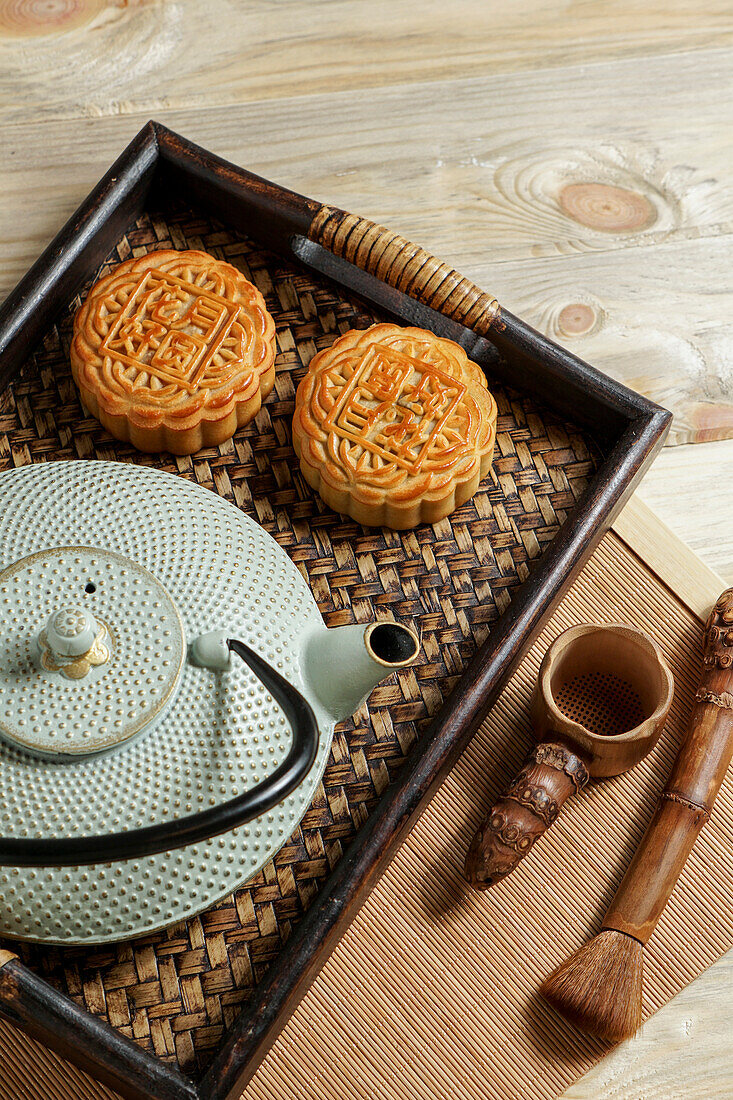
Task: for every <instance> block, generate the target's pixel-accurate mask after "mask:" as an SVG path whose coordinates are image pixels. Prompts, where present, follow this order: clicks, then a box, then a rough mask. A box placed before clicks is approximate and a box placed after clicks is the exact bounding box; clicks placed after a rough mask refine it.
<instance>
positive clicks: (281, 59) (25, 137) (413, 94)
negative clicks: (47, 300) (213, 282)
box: [0, 0, 733, 1100]
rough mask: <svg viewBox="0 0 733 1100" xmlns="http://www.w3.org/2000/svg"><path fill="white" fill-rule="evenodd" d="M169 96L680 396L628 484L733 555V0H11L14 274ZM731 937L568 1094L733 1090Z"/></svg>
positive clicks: (4, 102)
mask: <svg viewBox="0 0 733 1100" xmlns="http://www.w3.org/2000/svg"><path fill="white" fill-rule="evenodd" d="M150 117H154V118H157V119H159V120H160V121H161V122H164V123H166V124H167V125H168V126H170V127H171V128H173V129H175V130H178V131H179V132H181V133H183V134H184V135H186V136H187V137H188V138H191V139H192V140H194V141H197V142H199V143H201V144H202V145H204V146H206V147H207V148H209V149H211V150H213V151H214V152H216V153H218V154H220V155H222V156H225V157H227V158H229V159H231V160H233V161H235V162H236V163H238V164H242V165H244V166H245V167H247V168H249V169H252V170H253V171H255V172H258V173H260V174H262V175H265V176H268V177H270V178H272V179H274V180H276V181H277V182H279V183H281V184H284V185H286V186H289V187H292V188H293V189H295V190H297V191H301V192H303V193H305V194H308V195H312V196H313V197H314V198H318V199H320V200H321V201H324V202H333V203H335V204H336V205H338V206H341V207H344V208H346V209H347V210H353V211H354V212H356V213H359V214H362V215H365V216H367V217H371V218H373V219H375V220H376V221H380V222H382V223H383V224H387V225H389V226H390V228H392V229H394V230H396V231H398V232H401V233H403V235H405V236H406V237H408V238H411V239H412V240H415V241H417V242H418V243H420V244H423V245H425V246H426V247H427V248H429V249H430V250H431V251H432V252H434V253H435V254H436V255H438V256H440V257H441V258H442V259H445V260H447V261H449V262H450V263H451V265H453V266H455V267H456V268H457V269H458V270H459V271H462V272H463V273H464V274H466V275H467V276H469V277H470V278H472V279H474V280H475V281H476V282H477V283H478V284H479V285H480V286H483V287H485V288H486V289H488V290H490V291H491V292H493V293H494V294H496V295H497V297H498V298H499V300H500V301H501V302H502V303H503V304H504V305H506V306H507V307H508V308H509V309H511V310H512V311H513V312H516V313H518V314H520V316H522V317H523V318H525V319H526V320H528V321H529V322H530V323H532V324H534V325H535V326H536V327H538V328H540V329H541V330H543V331H545V332H547V333H549V334H550V335H552V336H553V338H555V339H557V340H559V341H560V342H561V343H564V344H565V345H566V346H568V347H569V348H571V349H572V350H573V351H576V352H577V353H578V354H579V355H581V356H583V357H584V358H586V359H588V360H589V361H590V362H592V363H593V364H594V365H595V366H597V367H599V368H600V369H602V370H606V371H608V372H609V373H613V374H615V375H616V376H617V377H620V378H622V379H623V380H625V381H626V382H627V383H628V384H630V385H635V386H637V387H638V388H643V389H644V390H645V391H646V392H648V393H650V394H651V395H652V396H654V397H656V399H657V400H660V401H662V403H664V404H667V405H668V407H670V408H672V409H673V411H674V412H675V417H676V419H675V427H674V430H673V437H672V438H673V439H674V441H675V442H677V443H681V442H682V441H684V440H686V439H690V438H695V439H715V440H718V441H716V442H704V443H703V442H698V443H695V444H694V445H690V444H687V445H678V446H670V447H668V448H666V449H665V451H664V452H663V454H662V455H661V456H660V457H659V458H658V459H657V462H656V464H655V466H654V467H653V469H652V470H651V472H650V473H649V474H648V475H647V477H646V479H645V482H644V484H643V486H642V488H641V490H640V493H639V495H640V496H641V497H642V498H643V499H644V500H645V501H646V502H647V503H648V504H650V505H651V506H652V507H653V508H654V509H655V510H656V511H657V513H658V514H659V515H660V516H661V517H662V519H663V520H664V521H665V522H666V523H667V524H668V525H669V526H670V527H671V528H672V530H673V531H675V532H676V533H677V534H678V535H679V536H680V537H681V538H682V539H683V540H685V541H686V542H687V543H688V545H689V546H691V547H692V548H693V549H694V550H695V551H696V553H697V554H698V555H700V557H702V558H703V560H704V561H706V562H707V564H708V565H710V566H711V567H712V568H713V569H715V570H716V571H717V572H718V573H719V574H720V575H721V576H722V577H723V579H724V580H725V581H726V582H727V583H733V538H731V537H730V530H731V527H733V336H732V335H731V330H730V318H731V315H732V314H733V280H732V279H731V276H732V275H733V252H732V251H731V233H732V232H733V173H732V172H731V168H732V167H733V163H732V158H731V152H730V149H731V140H730V139H731V134H732V133H733V7H732V6H731V4H730V3H726V2H723V0H709V2H708V3H707V4H705V5H704V7H703V8H702V10H700V9H697V8H696V7H695V6H693V5H690V4H689V3H688V2H684V3H683V2H682V0H667V2H666V3H663V4H662V3H657V2H655V0H647V2H645V3H640V2H639V0H605V2H603V3H602V2H600V0H597V2H596V3H593V2H592V0H586V2H578V3H570V4H558V3H557V2H556V0H553V2H550V0H527V2H525V3H523V4H518V5H511V4H507V3H498V2H496V0H453V2H451V3H447V2H446V0H420V2H418V0H403V2H402V3H400V2H398V0H362V2H361V3H360V2H359V0H308V2H306V0H270V2H269V3H268V2H267V0H208V2H204V0H176V2H168V0H118V2H115V3H108V2H105V0H51V2H43V0H0V124H1V125H2V138H3V141H2V149H3V156H2V158H1V159H0V193H1V194H2V205H1V208H0V256H2V267H1V268H0V298H2V297H4V296H5V294H6V293H7V292H8V291H9V290H10V289H11V287H12V286H13V285H14V284H15V283H16V282H17V280H18V279H19V278H20V276H21V275H22V274H23V272H24V271H25V270H26V268H27V267H28V266H29V265H30V263H31V262H32V261H33V260H34V259H35V258H36V256H37V255H38V254H39V252H40V251H41V249H42V248H43V247H44V246H45V245H46V244H47V243H48V241H49V239H50V238H51V237H52V236H53V234H54V233H55V232H56V230H57V229H58V228H59V227H60V225H61V224H62V222H63V221H64V220H65V219H66V218H67V217H68V215H69V214H70V213H71V212H72V210H73V209H74V208H75V206H76V205H77V204H78V202H79V201H80V200H81V198H83V196H84V195H85V194H86V192H87V191H88V190H89V188H90V187H91V186H92V185H93V184H94V183H95V182H96V181H97V180H98V179H99V177H100V176H101V175H102V174H103V172H104V171H105V170H106V168H107V167H108V166H109V164H110V163H111V162H112V160H113V159H114V157H115V156H116V155H117V153H118V152H119V151H120V150H121V149H122V147H123V146H124V145H125V144H126V143H127V141H128V140H129V139H130V138H131V137H132V135H133V134H134V133H135V132H136V130H137V129H139V127H140V126H141V125H142V123H144V122H145V121H146V120H147V119H148V118H150ZM731 1034H733V957H731V956H729V957H727V958H726V959H724V960H721V962H719V963H718V964H717V965H716V966H714V967H713V968H712V969H711V970H710V971H708V972H707V973H706V974H705V975H703V976H702V977H701V978H700V979H699V980H698V981H697V982H695V983H694V984H693V985H692V986H690V987H689V988H688V989H687V990H686V991H685V992H684V993H682V994H681V995H680V996H679V997H677V998H676V999H675V1001H673V1002H672V1003H671V1004H670V1005H668V1006H667V1008H665V1009H664V1010H663V1011H661V1012H660V1013H658V1014H657V1016H656V1017H655V1018H654V1019H653V1020H651V1021H650V1022H649V1023H648V1024H647V1025H646V1026H645V1027H644V1028H643V1030H642V1032H641V1033H640V1034H639V1036H637V1037H636V1038H635V1039H633V1040H631V1041H630V1042H628V1043H626V1044H623V1045H622V1046H621V1047H619V1048H617V1050H616V1051H614V1052H613V1054H611V1055H610V1056H609V1057H608V1058H606V1059H605V1060H604V1062H603V1063H601V1065H600V1066H599V1067H597V1069H596V1070H595V1071H593V1072H592V1073H590V1074H589V1075H587V1077H585V1078H584V1079H583V1080H582V1081H580V1082H578V1083H577V1084H576V1085H575V1086H574V1087H573V1088H571V1089H570V1091H569V1092H568V1093H567V1094H566V1098H567V1100H590V1098H591V1097H592V1098H598V1100H601V1098H608V1100H610V1098H611V1097H613V1098H614V1100H641V1098H642V1097H643V1098H644V1100H673V1098H674V1100H678V1098H680V1097H683V1096H684V1097H685V1098H688V1100H712V1098H718V1097H720V1098H723V1097H728V1096H733V1052H731V1047H730V1036H731Z"/></svg>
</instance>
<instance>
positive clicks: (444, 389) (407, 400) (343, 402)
mask: <svg viewBox="0 0 733 1100" xmlns="http://www.w3.org/2000/svg"><path fill="white" fill-rule="evenodd" d="M496 415H497V409H496V402H495V401H494V398H493V397H492V396H491V394H490V393H489V391H488V389H487V386H486V379H485V377H484V375H483V372H482V371H481V370H480V368H479V367H478V366H476V364H475V363H472V362H471V360H470V359H469V358H468V357H467V355H466V353H465V352H464V350H463V348H461V347H460V346H459V345H458V344H456V343H454V342H453V341H452V340H445V339H442V338H441V337H439V336H434V335H433V333H431V332H426V331H425V330H424V329H419V328H400V327H399V326H398V325H391V324H381V325H372V326H371V328H368V329H361V330H352V331H350V332H347V333H345V334H344V335H343V336H342V337H340V338H339V339H338V340H336V342H335V343H334V344H333V345H332V346H331V347H330V348H326V349H325V351H321V352H319V353H318V354H317V355H315V356H314V358H313V359H312V360H311V364H310V366H309V368H308V373H307V374H306V375H305V377H304V378H303V380H302V381H301V383H300V385H299V386H298V392H297V396H296V401H295V415H294V417H293V446H294V447H295V451H296V454H297V455H298V458H299V459H300V468H301V471H302V473H303V476H304V477H305V479H306V481H307V482H308V484H309V485H310V486H311V487H312V488H313V489H315V490H316V492H317V493H319V494H320V496H321V497H322V499H323V500H324V501H325V502H326V504H328V505H329V506H330V507H331V508H333V509H334V511H337V512H342V513H344V514H345V515H348V516H351V517H352V519H355V520H357V522H359V523H363V524H365V525H366V526H385V527H392V528H394V529H395V530H403V529H405V528H408V527H415V526H416V525H417V524H418V523H436V522H437V521H438V520H439V519H442V518H443V517H444V516H447V515H449V514H450V513H451V512H452V511H454V509H456V508H457V507H458V506H459V505H461V504H463V503H464V502H465V501H466V500H469V499H470V498H471V497H472V496H473V494H474V493H475V492H476V490H477V489H478V486H479V482H480V481H481V479H482V478H483V477H485V476H486V474H487V473H488V472H489V469H490V466H491V458H492V455H493V452H494V443H495V440H496Z"/></svg>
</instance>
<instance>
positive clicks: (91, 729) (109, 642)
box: [0, 546, 186, 758]
mask: <svg viewBox="0 0 733 1100" xmlns="http://www.w3.org/2000/svg"><path fill="white" fill-rule="evenodd" d="M0 610H1V611H2V617H3V620H4V623H5V630H4V631H3V632H2V636H1V637H0V735H1V736H3V737H4V738H5V739H6V740H7V741H9V742H10V743H11V744H13V745H15V746H16V747H19V748H22V749H25V750H26V751H28V752H32V753H34V754H36V755H41V756H45V757H54V758H59V757H79V756H82V755H87V754H90V753H98V752H102V751H105V750H108V749H111V748H114V747H115V746H117V745H121V744H123V743H124V742H126V741H129V740H130V738H132V737H134V736H135V735H136V734H138V733H140V732H141V731H142V730H143V729H149V728H150V727H151V725H152V724H153V723H154V722H155V721H157V719H158V718H159V717H160V716H161V714H162V713H163V711H164V710H165V708H166V707H167V705H168V704H169V702H170V701H171V699H172V698H173V695H174V693H175V689H176V687H177V684H178V680H179V678H180V675H181V669H182V667H183V661H184V657H185V653H186V645H185V638H184V632H183V624H182V622H181V618H180V615H179V614H178V611H177V609H176V606H175V604H174V603H173V600H172V599H171V597H170V595H169V594H168V592H167V591H166V589H165V588H164V587H163V585H162V584H161V583H160V582H159V581H158V580H156V578H155V577H154V576H153V575H152V573H149V572H148V570H147V569H144V568H143V567H142V566H140V565H138V564H137V563H136V562H133V561H131V560H130V559H128V558H125V557H123V556H122V555H121V554H117V553H114V552H112V551H110V550H104V549H101V548H96V547H89V546H64V547H59V548H58V549H49V550H42V551H40V552H39V553H36V554H31V555H30V556H28V557H26V558H23V559H22V560H21V561H18V562H15V563H14V564H13V565H11V566H9V568H7V569H5V570H4V571H3V572H2V573H0Z"/></svg>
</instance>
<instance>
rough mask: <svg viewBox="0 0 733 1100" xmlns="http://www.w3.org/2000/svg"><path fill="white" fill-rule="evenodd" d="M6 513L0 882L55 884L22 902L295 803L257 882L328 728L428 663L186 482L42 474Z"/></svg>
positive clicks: (1, 503)
mask: <svg viewBox="0 0 733 1100" xmlns="http://www.w3.org/2000/svg"><path fill="white" fill-rule="evenodd" d="M0 516H1V517H2V520H1V521H0V523H1V526H0V608H2V623H3V626H2V627H0V805H3V806H4V808H5V811H6V812H5V814H4V817H3V820H4V822H5V824H4V826H3V827H2V828H0V832H1V833H2V834H3V835H2V836H1V837H0V870H3V869H8V868H12V869H13V872H12V873H13V874H18V873H20V872H19V871H18V869H22V868H44V869H46V870H45V871H43V872H28V874H29V875H30V876H31V878H30V879H26V880H25V881H26V887H27V889H31V886H30V885H29V884H30V883H31V882H32V881H35V879H36V877H37V876H38V877H39V879H40V880H42V879H44V878H45V880H46V883H47V884H48V882H49V881H51V880H52V879H53V880H54V881H56V879H54V869H62V868H63V869H65V870H66V872H67V875H66V879H67V880H68V873H69V870H70V869H72V877H73V875H81V873H82V871H83V868H84V866H89V865H102V864H105V865H106V864H110V863H112V864H115V865H117V866H118V867H119V866H128V865H129V866H133V863H129V861H140V860H145V859H148V858H149V857H154V856H158V855H162V856H164V857H165V855H166V853H167V854H168V855H170V853H171V852H172V851H173V850H176V849H185V850H187V851H188V850H191V851H192V850H194V849H195V846H196V845H200V844H201V843H202V842H210V841H211V839H212V838H215V837H221V836H228V837H230V838H231V837H232V836H233V834H234V831H235V830H240V829H241V827H242V826H243V825H245V823H247V822H253V821H255V820H257V821H265V820H267V821H269V820H270V819H271V818H272V819H273V820H274V817H273V815H274V814H275V811H276V810H277V809H278V808H279V807H280V808H281V807H282V806H283V805H287V804H291V805H292V806H293V807H295V806H296V803H297V808H296V810H295V813H293V812H291V813H289V814H285V815H282V814H280V815H277V816H283V818H284V819H283V823H282V824H281V825H280V827H279V828H278V829H275V828H274V827H273V828H272V830H271V831H272V832H273V839H272V840H271V841H270V842H269V843H268V844H267V845H265V847H266V852H262V851H259V849H260V848H261V847H262V845H260V844H257V845H256V847H257V848H258V854H257V857H256V858H255V859H254V860H253V859H250V860H249V868H248V869H249V870H251V868H252V867H255V869H256V867H257V866H259V865H262V864H263V863H264V862H266V861H267V860H269V859H270V858H271V857H272V855H273V854H274V852H275V851H276V850H277V847H279V846H280V844H282V843H283V842H284V841H285V840H286V839H287V837H288V836H289V835H290V832H291V831H292V828H293V827H294V825H296V824H297V821H298V820H299V818H300V817H302V814H303V813H304V812H305V810H306V809H307V806H308V804H309V802H310V798H311V797H312V795H313V792H314V791H315V788H316V786H317V784H318V782H319V781H320V778H321V776H322V773H323V770H324V768H325V764H326V760H327V757H328V749H329V746H330V740H331V737H332V734H333V730H334V726H335V724H336V723H337V722H338V721H340V720H342V719H345V718H348V717H349V716H350V715H351V714H352V713H354V711H355V710H357V708H358V707H359V706H360V705H361V703H362V702H363V701H364V699H365V698H366V697H367V696H368V695H369V693H370V692H371V690H372V688H373V687H374V686H375V685H376V684H377V683H378V682H379V681H380V680H382V679H384V678H385V677H386V676H388V675H390V673H391V672H393V671H394V670H395V669H398V668H401V667H404V666H406V665H408V664H410V663H411V662H412V661H413V660H414V659H415V657H416V655H417V653H418V649H419V640H418V637H417V635H416V633H415V631H414V630H413V629H412V627H409V626H405V625H402V624H399V623H395V622H385V621H378V622H372V623H369V624H353V623H350V624H348V625H343V626H337V627H334V628H330V629H329V628H327V627H326V626H325V625H324V623H323V620H322V618H321V615H320V612H319V611H318V608H317V605H316V602H315V599H314V598H313V595H312V594H311V591H310V589H309V587H308V585H307V583H306V582H305V580H304V579H303V577H302V576H301V574H300V573H299V571H298V569H297V567H296V566H295V565H294V564H293V563H292V562H291V560H290V558H289V557H288V555H287V554H286V553H285V551H284V550H282V549H281V547H280V546H279V545H278V543H277V542H275V540H274V539H272V538H271V537H270V536H269V535H268V534H267V533H266V532H265V531H264V530H263V529H262V528H261V527H260V526H259V525H258V524H256V523H255V522H254V521H252V520H250V519H249V518H248V517H247V516H245V515H244V514H243V513H242V512H241V511H240V510H239V509H238V508H236V507H235V506H234V505H232V504H230V503H228V502H227V501H225V500H223V499H222V498H221V497H219V496H218V495H217V494H215V493H212V492H210V491H209V490H208V489H204V488H202V487H200V486H198V485H196V484H195V483H192V482H190V481H188V480H187V479H185V478H183V477H180V476H176V475H172V474H167V473H162V472H160V471H157V470H154V469H150V468H147V467H142V466H137V465H133V464H126V463H118V462H97V461H87V460H79V461H75V462H50V463H41V464H35V465H32V466H28V467H23V468H21V469H18V470H12V471H7V472H4V473H0ZM294 798H295V802H293V799H294ZM288 799H290V803H288V802H287V800H288ZM8 822H10V826H11V827H10V828H8ZM98 826H102V827H98ZM256 831H257V830H255V832H256ZM275 834H277V835H275ZM239 844H240V846H241V838H240V841H239ZM245 849H246V844H245ZM7 873H8V874H10V872H7ZM49 876H50V877H49ZM247 877H248V876H247ZM56 878H58V872H56ZM6 881H7V882H9V881H10V879H9V878H7V875H6ZM85 881H86V880H85ZM2 882H3V880H2V878H1V877H0V888H1V887H2ZM227 886H228V891H230V890H231V888H232V883H228V884H227ZM228 891H227V892H228ZM31 893H32V889H31ZM210 900H211V899H210V898H209V902H208V903H210ZM42 923H43V921H42ZM0 930H2V925H1V924H0ZM8 931H12V934H14V935H20V936H22V934H23V929H22V928H21V929H20V931H18V930H15V931H13V930H12V928H11V929H8ZM29 938H33V937H32V936H31V937H29ZM61 938H64V937H61Z"/></svg>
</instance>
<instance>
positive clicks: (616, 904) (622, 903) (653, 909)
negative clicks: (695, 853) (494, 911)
mask: <svg viewBox="0 0 733 1100" xmlns="http://www.w3.org/2000/svg"><path fill="white" fill-rule="evenodd" d="M704 653H705V656H704V666H705V667H704V672H703V676H702V679H701V682H700V686H699V688H698V690H697V694H696V696H695V700H696V701H695V705H694V707H693V709H692V714H691V716H690V723H689V726H688V728H687V733H686V735H685V738H684V741H683V742H682V745H681V747H680V750H679V753H678V755H677V759H676V761H675V764H674V767H673V769H672V773H671V775H670V777H669V781H668V783H667V786H666V788H665V790H664V792H663V794H662V796H661V799H660V801H659V805H658V806H657V809H656V811H655V814H654V817H653V818H652V820H651V823H650V825H649V827H648V829H647V831H646V833H645V834H644V837H643V839H642V841H641V844H640V845H639V848H638V850H637V852H636V855H635V856H634V859H633V860H632V862H631V865H630V866H629V869H628V870H627V872H626V874H625V875H624V878H623V880H622V882H621V885H620V886H619V888H618V890H617V892H616V896H615V897H614V899H613V901H612V902H611V905H610V908H609V910H608V912H607V913H606V916H605V918H604V921H603V927H604V928H608V929H615V930H616V931H617V932H625V933H626V934H627V935H629V936H633V937H634V939H637V940H639V942H640V943H643V944H644V943H646V942H647V940H648V939H649V938H650V936H651V935H652V933H653V932H654V929H655V928H656V925H657V922H658V920H659V918H660V916H661V915H662V911H663V909H664V907H665V905H666V904H667V901H668V900H669V897H670V895H671V893H672V891H673V889H674V887H675V884H676V882H677V879H678V878H679V876H680V874H681V873H682V869H683V867H684V865H685V862H686V860H687V857H688V856H689V854H690V852H691V850H692V847H693V845H694V843H695V841H696V839H697V837H698V834H699V833H700V830H701V829H702V827H703V825H704V824H705V822H706V821H707V820H708V818H709V817H710V812H711V810H712V807H713V803H714V802H715V798H716V796H717V794H718V791H719V790H720V787H721V784H722V782H723V780H724V778H725V773H726V771H727V769H728V765H729V763H730V761H731V757H733V588H729V589H727V590H726V591H725V592H723V594H722V595H721V596H720V599H719V600H718V602H717V603H716V604H715V607H714V608H713V610H712V612H711V613H710V618H709V619H708V622H707V626H706V629H705V639H704Z"/></svg>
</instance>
